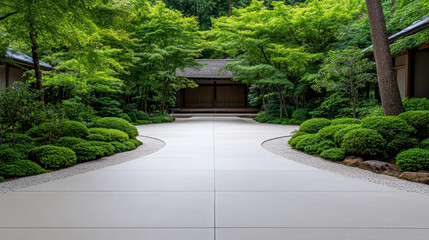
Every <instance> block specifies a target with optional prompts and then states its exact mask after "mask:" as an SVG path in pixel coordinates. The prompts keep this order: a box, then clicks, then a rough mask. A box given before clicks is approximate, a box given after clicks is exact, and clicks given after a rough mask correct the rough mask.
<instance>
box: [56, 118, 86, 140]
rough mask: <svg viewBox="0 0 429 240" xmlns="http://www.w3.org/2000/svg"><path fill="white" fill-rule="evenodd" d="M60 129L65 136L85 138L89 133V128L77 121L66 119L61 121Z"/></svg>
mask: <svg viewBox="0 0 429 240" xmlns="http://www.w3.org/2000/svg"><path fill="white" fill-rule="evenodd" d="M58 131H59V133H60V135H61V136H63V137H77V138H84V137H86V136H87V135H88V128H87V127H86V126H85V125H83V124H82V123H80V122H77V121H65V122H63V123H61V124H60V126H59V128H58Z"/></svg>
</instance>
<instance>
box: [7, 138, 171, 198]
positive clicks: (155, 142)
mask: <svg viewBox="0 0 429 240" xmlns="http://www.w3.org/2000/svg"><path fill="white" fill-rule="evenodd" d="M137 139H139V140H140V141H142V142H143V145H140V146H139V147H138V148H137V149H135V150H133V151H128V152H122V153H117V154H114V155H112V156H108V157H103V158H100V159H97V160H94V161H89V162H84V163H80V164H77V165H74V166H72V167H69V168H64V169H61V170H58V171H54V172H49V173H45V174H39V175H35V176H29V177H23V178H19V179H16V180H11V181H7V182H2V183H0V193H7V192H12V191H16V190H18V189H21V188H26V187H30V186H33V185H38V184H42V183H46V182H50V181H54V180H57V179H61V178H66V177H70V176H74V175H78V174H81V173H86V172H89V171H94V170H97V169H101V168H105V167H109V166H112V165H117V164H120V163H124V162H128V161H132V160H136V159H138V158H140V157H142V156H145V155H148V154H151V153H154V152H157V151H159V150H160V149H162V148H163V147H164V146H165V143H164V142H163V141H162V140H159V139H155V138H151V137H145V136H138V137H137Z"/></svg>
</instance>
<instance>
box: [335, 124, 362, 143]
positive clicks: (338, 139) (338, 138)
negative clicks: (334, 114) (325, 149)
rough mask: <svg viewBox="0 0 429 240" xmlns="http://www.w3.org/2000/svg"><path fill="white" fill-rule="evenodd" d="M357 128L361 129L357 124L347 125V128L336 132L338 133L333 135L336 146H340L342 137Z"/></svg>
mask: <svg viewBox="0 0 429 240" xmlns="http://www.w3.org/2000/svg"><path fill="white" fill-rule="evenodd" d="M358 128H362V127H361V126H360V125H359V124H348V126H346V127H344V128H342V129H340V130H338V132H336V133H335V134H334V142H335V143H336V144H337V145H341V143H342V142H343V139H344V136H345V135H346V134H347V133H348V132H350V131H352V130H355V129H358Z"/></svg>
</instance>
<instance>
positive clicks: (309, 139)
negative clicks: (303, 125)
mask: <svg viewBox="0 0 429 240" xmlns="http://www.w3.org/2000/svg"><path fill="white" fill-rule="evenodd" d="M321 140H322V139H321V138H320V137H319V136H317V135H316V134H308V135H305V136H304V138H303V139H302V140H301V141H299V143H298V144H296V146H295V148H296V149H297V150H299V151H305V147H307V146H310V145H317V144H318V143H319V142H320V141H321Z"/></svg>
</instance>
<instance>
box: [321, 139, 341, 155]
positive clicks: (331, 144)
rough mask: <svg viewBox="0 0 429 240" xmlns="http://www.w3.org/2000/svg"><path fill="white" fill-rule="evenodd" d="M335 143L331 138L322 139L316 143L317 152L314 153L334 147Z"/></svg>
mask: <svg viewBox="0 0 429 240" xmlns="http://www.w3.org/2000/svg"><path fill="white" fill-rule="evenodd" d="M336 147H337V145H336V144H335V143H334V142H333V141H331V140H322V141H321V142H319V143H318V144H317V145H316V148H317V152H316V154H320V153H322V152H323V151H325V150H328V149H332V148H336Z"/></svg>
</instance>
